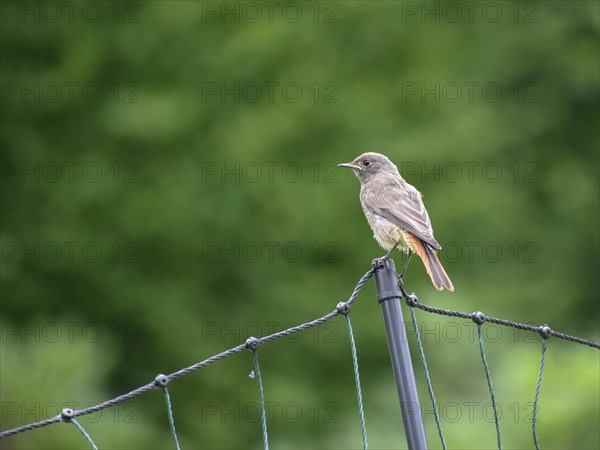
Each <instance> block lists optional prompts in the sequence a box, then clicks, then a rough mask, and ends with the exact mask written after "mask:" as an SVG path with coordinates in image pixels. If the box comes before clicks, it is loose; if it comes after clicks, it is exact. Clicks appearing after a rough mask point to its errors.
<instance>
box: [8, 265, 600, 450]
mask: <svg viewBox="0 0 600 450" xmlns="http://www.w3.org/2000/svg"><path fill="white" fill-rule="evenodd" d="M385 260H387V256H386V257H385V258H381V259H377V260H375V261H374V262H373V267H372V268H371V269H370V270H368V271H367V272H366V273H365V274H364V275H363V276H362V277H361V278H360V280H358V282H357V283H356V286H355V287H354V290H353V291H352V293H351V295H350V297H349V298H348V300H347V301H345V302H340V303H338V304H337V306H336V308H335V309H334V310H333V311H331V312H329V313H328V314H326V315H324V316H322V317H319V318H317V319H315V320H312V321H310V322H305V323H303V324H300V325H297V326H293V327H290V328H288V329H285V330H282V331H279V332H276V333H273V334H270V335H267V336H263V337H249V338H248V340H247V341H246V342H244V343H241V344H239V345H237V346H235V347H232V348H230V349H228V350H225V351H223V352H221V353H218V354H216V355H213V356H211V357H210V358H207V359H205V360H203V361H200V362H198V363H196V364H193V365H191V366H189V367H185V368H183V369H181V370H178V371H176V372H173V373H171V374H169V375H164V374H159V375H158V376H157V377H156V378H155V379H154V380H152V381H150V382H149V383H147V384H145V385H143V386H140V387H138V388H136V389H134V390H132V391H130V392H127V393H126V394H122V395H119V396H117V397H114V398H111V399H110V400H107V401H105V402H102V403H99V404H96V405H93V406H90V407H87V408H83V409H76V410H73V409H70V408H66V409H64V410H62V412H61V413H60V414H59V415H57V416H55V417H50V418H48V419H45V420H40V421H38V422H32V423H29V424H26V425H22V426H19V427H16V428H13V429H9V430H5V431H2V432H0V439H4V438H8V437H10V436H15V435H18V434H21V433H25V432H28V431H32V430H35V429H37V428H42V427H45V426H48V425H52V424H55V423H59V422H65V423H71V424H73V425H74V426H75V428H76V429H77V430H78V431H79V432H80V433H81V434H82V435H83V437H84V438H85V440H86V441H87V442H88V444H89V445H90V447H91V448H93V449H98V446H97V444H96V443H95V441H94V440H93V439H92V437H91V436H90V435H89V434H88V433H87V432H86V430H85V429H84V428H83V427H82V426H81V424H80V423H79V422H78V421H77V420H76V418H77V417H80V416H85V415H88V414H92V413H96V412H98V411H101V410H104V409H107V408H111V407H113V406H115V405H118V404H120V403H123V402H126V401H128V400H131V399H132V398H134V397H137V396H139V395H142V394H144V393H146V392H148V391H151V390H154V389H161V390H162V391H163V393H164V397H165V402H166V407H167V417H168V420H169V426H170V429H171V433H172V435H173V441H174V446H175V448H176V449H177V450H179V449H180V444H179V438H178V436H177V432H176V428H175V419H174V414H173V405H172V403H171V398H170V395H169V390H168V384H169V383H170V382H171V381H173V380H174V379H176V378H179V377H183V376H186V375H189V374H191V373H193V372H195V371H197V370H199V369H202V368H204V367H206V366H208V365H210V364H213V363H216V362H218V361H221V360H222V359H225V358H228V357H230V356H233V355H234V354H236V353H240V352H242V351H245V350H250V351H252V354H253V364H254V371H253V376H254V377H255V378H256V379H257V384H258V391H259V402H260V406H261V427H262V435H263V446H264V448H265V449H268V448H269V436H268V429H267V421H266V414H265V396H266V394H267V393H268V391H266V390H265V389H264V388H263V383H262V377H261V374H260V366H259V360H258V349H259V347H260V346H261V345H263V344H266V343H268V342H273V341H276V340H278V339H280V338H282V337H285V336H289V335H292V334H294V333H298V332H301V331H303V330H306V329H309V328H313V327H318V326H320V325H323V324H325V323H326V322H328V321H330V320H332V319H334V318H335V317H337V316H339V315H343V316H345V318H346V324H347V326H348V334H349V339H350V348H351V354H352V362H353V367H354V376H355V381H356V389H357V399H358V412H359V423H360V428H361V435H362V440H363V448H364V449H365V450H366V449H367V447H368V444H367V433H366V425H365V417H364V408H363V401H362V391H361V386H360V377H359V365H358V356H357V351H356V345H355V342H354V334H353V331H352V325H351V322H350V316H349V313H350V309H351V306H352V304H353V303H354V302H355V301H356V299H357V297H358V295H359V293H360V291H361V289H362V287H363V286H364V285H365V283H366V282H367V281H368V280H369V279H370V278H371V277H372V276H373V275H376V274H377V272H378V270H381V269H382V261H385ZM392 267H393V265H392ZM394 270H395V269H394ZM394 273H395V272H394ZM398 288H399V289H398V291H399V293H398V294H397V295H396V294H394V295H392V297H394V298H404V299H405V302H406V303H407V305H408V307H409V308H410V313H411V317H412V323H413V326H414V329H415V337H416V341H417V346H418V349H419V354H420V359H421V362H422V365H423V370H424V373H425V380H426V382H427V387H428V391H429V395H430V397H431V402H432V405H433V409H434V413H435V419H436V425H437V428H438V434H439V436H440V440H441V443H442V447H443V448H444V449H446V441H445V439H444V435H443V432H442V427H441V423H440V419H439V412H438V408H437V403H436V400H435V395H434V393H433V388H432V385H431V377H430V374H429V370H428V366H427V361H426V359H425V353H424V351H423V346H422V342H421V337H420V333H419V329H418V326H417V321H416V319H415V314H414V310H415V309H420V310H421V311H424V312H427V313H431V314H439V315H444V316H450V317H458V318H462V319H466V320H472V321H474V322H475V323H476V324H477V327H478V337H479V347H480V352H481V357H482V362H483V366H484V374H485V377H486V380H487V384H488V388H489V391H490V395H491V398H492V404H493V406H494V415H495V425H496V434H497V441H498V448H499V449H501V448H502V441H501V434H500V423H499V419H498V414H497V411H496V406H495V405H496V401H495V395H494V389H493V385H492V380H491V376H490V372H489V368H488V364H487V360H486V356H485V351H484V346H483V339H482V333H481V328H482V326H484V324H485V323H486V322H489V323H494V324H497V325H500V326H504V327H511V328H515V329H519V330H527V331H533V332H537V333H539V334H540V336H541V338H542V351H541V364H540V371H539V376H538V383H537V385H536V390H535V395H534V400H535V401H534V407H533V424H532V431H533V443H534V445H535V447H536V449H539V442H538V436H537V430H536V416H537V413H538V402H539V397H540V390H541V385H542V379H543V375H544V362H545V356H546V348H547V342H548V340H549V339H550V338H551V337H552V338H558V339H562V340H565V341H567V342H571V343H575V344H581V345H586V346H589V347H592V348H596V349H600V343H599V342H593V341H590V340H587V339H583V338H579V337H576V336H571V335H568V334H564V333H559V332H557V331H554V330H552V329H551V328H550V327H548V325H542V326H533V325H528V324H525V323H519V322H513V321H510V320H505V319H498V318H495V317H490V316H486V315H484V314H483V313H482V312H479V311H477V312H475V313H465V312H460V311H453V310H448V309H441V308H434V307H431V306H427V305H424V304H422V303H420V302H419V300H418V298H417V296H416V295H414V294H408V293H407V292H406V291H405V290H404V286H403V284H402V282H401V280H400V279H399V283H398ZM386 300H388V297H385V298H383V300H381V299H380V302H381V301H386ZM404 333H405V331H404ZM403 413H404V411H403ZM405 424H406V421H405ZM406 431H407V433H408V432H409V430H406ZM409 448H410V443H409Z"/></svg>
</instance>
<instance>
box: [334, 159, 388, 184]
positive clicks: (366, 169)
mask: <svg viewBox="0 0 600 450" xmlns="http://www.w3.org/2000/svg"><path fill="white" fill-rule="evenodd" d="M338 167H347V168H349V169H352V170H353V171H354V173H355V174H356V176H357V177H358V179H359V180H360V182H361V183H366V182H367V181H369V180H371V179H373V178H374V177H375V176H377V175H378V174H380V173H392V174H397V175H400V172H398V168H397V167H396V165H395V164H394V163H393V162H391V161H390V160H389V159H388V158H387V156H385V155H382V154H381V153H374V152H368V153H363V154H362V155H360V156H359V157H358V158H356V159H355V160H354V161H352V162H349V163H344V164H338Z"/></svg>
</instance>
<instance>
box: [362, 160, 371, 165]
mask: <svg viewBox="0 0 600 450" xmlns="http://www.w3.org/2000/svg"><path fill="white" fill-rule="evenodd" d="M370 165H371V161H369V160H368V159H363V166H365V167H369V166H370Z"/></svg>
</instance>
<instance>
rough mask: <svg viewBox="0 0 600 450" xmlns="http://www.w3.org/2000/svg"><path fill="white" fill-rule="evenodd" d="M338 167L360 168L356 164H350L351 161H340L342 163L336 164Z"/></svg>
mask: <svg viewBox="0 0 600 450" xmlns="http://www.w3.org/2000/svg"><path fill="white" fill-rule="evenodd" d="M338 167H347V168H348V169H353V170H358V171H360V170H362V169H361V167H360V166H357V165H356V164H352V163H342V164H338Z"/></svg>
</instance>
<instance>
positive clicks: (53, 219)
mask: <svg viewBox="0 0 600 450" xmlns="http://www.w3.org/2000/svg"><path fill="white" fill-rule="evenodd" d="M599 27H600V13H599V4H598V2H588V1H585V2H573V1H569V2H567V1H552V2H549V1H548V2H504V1H502V2H452V3H444V2H400V1H397V2H394V1H375V2H366V1H362V2H360V1H353V2H345V1H344V2H312V1H311V2H292V3H283V2H271V3H269V2H189V1H185V2H184V1H173V2H167V1H151V2H35V1H28V2H2V23H1V40H2V43H1V45H2V52H1V78H2V99H1V100H2V118H1V119H2V120H1V151H2V173H1V175H2V180H1V188H2V194H1V201H2V217H1V229H0V239H1V245H2V260H1V269H2V271H1V288H2V292H1V294H2V307H1V319H2V341H1V347H0V349H1V369H0V376H1V395H2V423H1V428H2V429H8V428H11V427H15V426H18V425H21V424H23V423H26V422H30V421H34V420H40V419H44V418H47V417H51V416H53V415H55V414H57V413H58V412H59V411H60V409H61V408H63V407H66V406H71V407H75V408H82V407H85V406H89V405H90V404H93V403H95V402H100V401H103V400H106V399H108V398H110V397H113V396H115V395H117V394H121V393H124V392H127V391H129V390H131V389H133V388H135V387H137V386H139V385H142V384H145V383H147V382H149V381H150V380H152V379H153V378H154V377H155V376H156V375H157V374H158V373H170V372H173V371H175V370H178V369H180V368H182V367H185V366H187V365H191V364H193V363H194V362H197V361H199V360H202V359H205V358H207V357H208V356H211V355H212V354H215V353H217V352H220V351H223V350H225V349H227V348H229V347H232V346H234V345H237V344H238V343H240V342H243V341H244V340H245V339H246V338H247V337H248V336H249V335H264V334H268V333H271V332H273V331H276V330H279V329H283V328H285V327H288V326H290V325H292V324H297V323H301V322H304V321H307V320H312V319H313V318H316V317H318V316H321V315H323V314H325V313H326V312H329V311H331V310H332V309H333V308H334V307H335V305H336V304H337V302H338V301H340V300H341V299H345V298H347V297H348V296H349V294H350V293H351V291H352V289H353V287H354V285H355V283H356V281H357V280H358V279H359V278H360V276H361V275H362V274H363V273H364V272H365V271H366V270H368V269H369V267H370V264H371V260H372V259H373V258H375V257H377V256H381V255H382V254H383V251H382V250H381V249H380V248H379V247H378V246H377V244H376V243H375V241H374V240H373V239H372V233H371V231H370V229H369V227H368V225H367V222H366V220H365V218H364V217H363V213H362V211H361V209H360V206H359V201H358V190H359V184H358V181H357V180H356V178H355V177H354V175H353V174H352V173H351V172H349V171H348V172H346V171H339V173H338V170H337V168H336V166H335V164H337V163H339V162H347V161H350V160H352V159H353V158H354V157H356V156H357V155H358V154H360V153H362V152H364V151H378V152H381V153H384V154H386V155H388V156H389V157H390V158H391V159H392V160H393V161H394V162H395V163H396V164H397V165H398V167H399V168H400V170H401V172H402V173H403V174H404V176H405V178H406V179H407V181H408V182H410V183H412V184H413V185H415V186H416V187H417V188H418V189H419V190H421V191H422V192H423V194H424V196H425V203H426V206H427V208H428V210H429V213H430V216H431V218H432V222H433V224H434V230H435V234H436V237H437V239H438V240H439V241H440V243H441V244H442V245H443V246H444V251H443V252H442V254H441V258H442V260H443V262H444V265H445V267H446V269H447V271H448V273H449V274H450V276H451V278H452V280H453V282H454V285H455V286H456V292H454V293H448V292H443V293H438V292H437V291H435V290H434V288H433V287H432V286H431V283H430V282H429V280H428V278H427V276H426V274H425V271H424V270H423V267H422V264H421V263H420V262H419V261H417V260H414V261H413V262H412V264H411V266H410V268H409V270H408V273H407V277H406V279H407V288H408V289H409V290H412V291H415V292H416V293H417V294H418V295H419V298H420V299H421V301H422V302H423V303H426V304H430V305H434V306H439V307H447V308H451V309H457V310H461V311H466V312H472V311H476V310H481V311H483V312H484V313H486V314H489V315H494V316H496V317H502V318H507V319H512V320H517V321H521V322H528V323H532V324H542V323H548V324H549V325H550V326H551V327H552V328H554V329H556V330H559V331H563V332H566V333H570V334H575V335H578V336H581V337H586V338H589V339H594V340H598V339H600V332H599V325H598V324H599V319H600V317H599V304H598V296H599V292H598V290H599V289H598V287H599V286H598V284H599V283H598V273H599V254H598V252H599V242H598V241H599V239H598V236H599V232H598V230H599V208H598V206H599V194H598V193H599V189H598V188H599V186H598V184H599V183H598V176H599V164H598V162H599V159H598V149H599V133H598V130H599V114H598V111H599V109H598V105H599V95H598V91H599V89H598V88H599V54H600V52H599V50H600V49H599V40H598V34H599ZM401 262H402V256H401V255H400V254H399V253H398V254H397V255H396V264H397V265H399V264H401ZM406 316H407V317H408V312H407V313H406ZM352 319H353V324H354V333H355V335H356V339H357V348H358V357H359V362H360V368H361V378H362V382H363V396H364V401H365V413H366V422H367V431H368V436H369V443H370V446H371V447H373V448H405V439H404V435H403V427H402V421H401V415H400V409H399V405H398V400H397V395H396V387H395V384H394V379H393V375H392V371H391V366H390V362H389V354H388V348H387V343H386V337H385V332H384V328H383V320H382V317H381V311H380V307H379V305H378V304H377V302H376V299H375V291H374V285H373V283H372V281H370V282H369V283H368V284H367V285H366V286H365V288H364V290H363V292H362V293H361V295H360V297H359V299H358V301H357V302H356V303H355V305H354V307H353V310H352ZM417 319H418V322H419V324H420V325H421V327H422V328H421V332H422V334H423V339H424V347H425V352H426V355H427V358H428V362H429V365H430V371H431V377H432V382H433V386H434V389H435V391H436V394H437V398H438V401H439V404H440V410H441V414H442V425H443V428H444V432H445V434H446V441H447V443H448V445H449V447H450V448H465V449H466V448H469V449H481V448H495V446H496V437H495V430H494V424H493V414H492V411H491V408H490V399H489V393H488V391H487V385H486V381H485V378H484V373H483V368H482V366H481V359H480V355H479V351H478V344H477V340H476V336H477V334H476V328H475V325H474V324H473V323H467V322H466V321H462V320H456V319H447V318H442V317H437V316H431V315H428V314H425V313H423V312H420V311H417ZM485 337H486V344H485V345H486V350H487V356H488V361H489V365H490V371H491V376H492V380H493V383H494V387H495V388H496V396H497V399H498V403H499V407H500V410H501V430H502V433H503V443H504V446H505V448H515V449H516V448H530V447H533V442H532V433H531V413H532V402H533V396H534V390H535V384H536V381H537V374H538V370H539V360H540V347H541V346H540V339H539V337H538V336H536V335H533V334H528V333H516V332H513V331H512V330H509V329H504V328H499V327H495V326H493V325H486V327H485ZM409 338H410V345H411V346H413V357H416V358H415V370H416V378H417V381H418V384H419V390H420V397H421V401H422V402H423V408H424V416H425V417H424V418H425V424H426V429H427V433H428V439H429V443H430V446H431V447H432V448H439V447H440V443H439V439H438V437H437V432H436V428H435V422H434V420H433V414H432V411H431V406H430V403H429V401H428V395H427V390H426V385H425V384H424V380H423V373H422V367H421V365H420V362H419V360H418V354H417V352H416V348H415V347H414V333H413V332H412V325H410V326H409ZM260 356H261V366H262V373H263V381H264V387H265V396H266V401H267V402H268V403H267V404H268V409H269V411H270V414H269V431H270V438H271V445H272V447H274V448H360V447H361V438H360V429H359V421H358V413H357V405H356V394H355V388H354V379H353V375H352V365H351V358H350V348H349V345H348V337H347V331H346V327H345V324H344V321H343V320H342V319H341V318H337V319H336V320H334V321H333V322H330V323H328V324H327V325H326V326H324V327H323V328H320V329H315V330H310V331H306V332H304V333H302V335H301V336H299V337H298V336H296V337H290V338H286V339H285V340H283V341H277V342H275V343H270V344H268V345H265V346H264V347H262V348H261V350H260ZM251 369H252V358H251V355H250V353H241V354H238V355H236V356H234V357H232V358H228V359H227V360H224V361H221V362H219V363H218V364H215V365H212V366H210V367H208V368H205V369H202V370H201V371H199V372H196V373H195V374H193V375H190V376H188V377H185V378H182V379H178V380H177V381H176V382H173V383H172V385H171V386H170V390H171V397H172V401H173V405H174V414H175V420H176V425H177V429H178V432H179V437H180V440H181V444H182V446H183V448H198V449H201V448H256V447H260V446H261V445H262V443H261V432H260V421H259V415H258V409H257V404H258V403H257V402H258V390H257V386H256V380H253V379H251V378H249V376H248V374H249V372H250V371H251ZM599 371H600V360H599V355H598V351H597V350H594V349H591V348H587V347H583V346H579V345H573V344H569V343H566V342H562V341H558V340H553V339H550V340H549V342H548V354H547V360H546V373H545V378H544V382H543V385H542V391H541V401H540V411H539V415H538V418H539V424H538V435H539V438H540V442H541V445H542V447H544V448H549V449H552V448H556V449H558V448H561V449H563V448H570V449H576V448H581V449H584V448H585V449H592V448H598V447H599V446H600V439H599V436H598V423H599V421H600V417H599V409H600V407H599V403H600V402H599V395H600V391H599V384H600V376H599ZM81 423H82V425H83V426H84V427H85V428H86V429H87V431H88V432H89V433H90V434H91V435H92V437H93V438H94V439H95V440H96V442H97V443H98V444H99V446H100V447H101V448H104V449H111V448H115V449H116V448H119V449H130V448H172V447H173V443H172V439H171V436H170V432H169V426H168V421H167V416H166V411H165V406H164V400H163V398H162V395H161V393H160V392H158V391H157V392H152V393H148V394H145V395H143V396H141V397H138V398H136V399H135V400H133V401H131V402H129V403H126V404H124V405H121V406H119V407H117V408H113V409H111V410H106V411H103V412H102V413H101V414H96V415H94V416H91V417H88V418H81ZM1 445H2V448H7V449H36V448H39V449H41V448H63V449H67V448H86V447H87V444H86V442H84V440H83V438H82V436H81V435H80V434H79V433H77V431H76V430H75V429H74V428H71V427H67V426H66V425H54V426H51V427H47V428H43V429H40V430H36V431H32V432H29V433H26V434H23V435H20V436H17V437H13V438H9V439H6V440H4V441H3V442H2V444H1Z"/></svg>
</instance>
